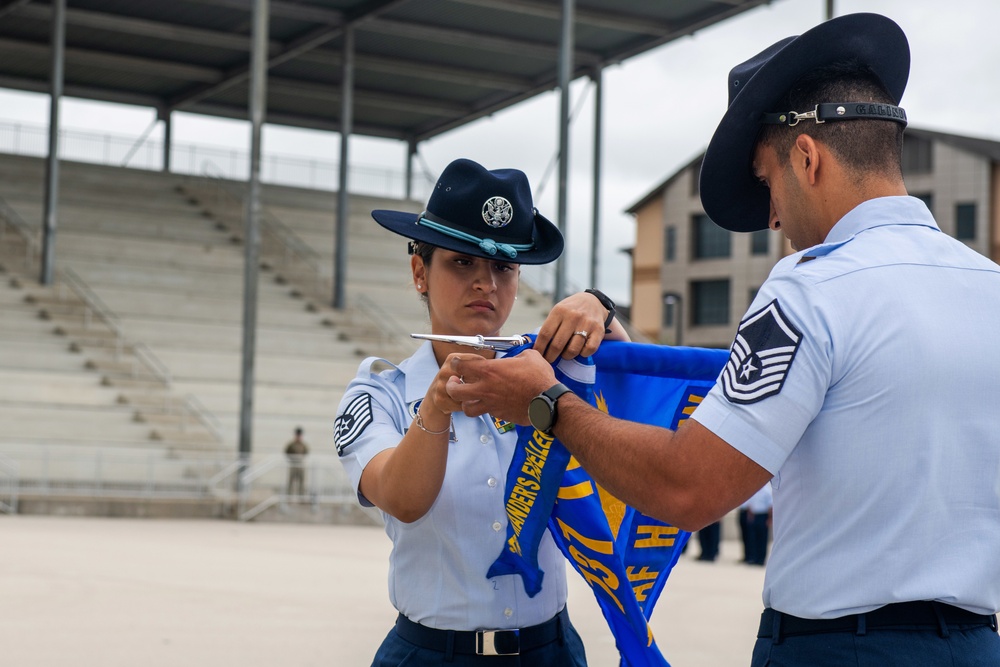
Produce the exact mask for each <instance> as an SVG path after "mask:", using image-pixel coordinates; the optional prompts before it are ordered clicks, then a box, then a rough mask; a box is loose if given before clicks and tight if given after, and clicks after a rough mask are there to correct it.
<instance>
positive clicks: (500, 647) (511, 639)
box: [476, 630, 521, 655]
mask: <svg viewBox="0 0 1000 667" xmlns="http://www.w3.org/2000/svg"><path fill="white" fill-rule="evenodd" d="M518 632H519V631H518V630H478V631H476V655H519V654H520V653H521V641H520V637H519V636H518Z"/></svg>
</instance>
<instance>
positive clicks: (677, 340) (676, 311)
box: [663, 292, 684, 346]
mask: <svg viewBox="0 0 1000 667" xmlns="http://www.w3.org/2000/svg"><path fill="white" fill-rule="evenodd" d="M663 304H664V305H665V306H666V307H668V308H670V312H671V315H673V320H674V324H675V325H676V326H677V333H676V335H675V336H674V345H678V346H679V345H681V344H682V335H681V334H682V333H683V331H684V326H683V322H682V315H683V313H684V311H683V309H682V307H681V306H682V305H683V304H684V297H683V296H681V295H680V294H678V293H677V292H664V293H663Z"/></svg>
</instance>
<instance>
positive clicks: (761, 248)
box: [750, 229, 771, 255]
mask: <svg viewBox="0 0 1000 667" xmlns="http://www.w3.org/2000/svg"><path fill="white" fill-rule="evenodd" d="M770 238H771V230H770V229H762V230H760V231H757V232H753V233H752V234H750V254H751V255H766V254H767V245H768V239H770Z"/></svg>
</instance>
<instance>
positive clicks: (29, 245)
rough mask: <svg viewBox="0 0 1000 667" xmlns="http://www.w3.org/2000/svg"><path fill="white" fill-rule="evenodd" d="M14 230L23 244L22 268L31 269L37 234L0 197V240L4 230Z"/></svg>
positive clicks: (36, 245) (36, 246)
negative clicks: (10, 228)
mask: <svg viewBox="0 0 1000 667" xmlns="http://www.w3.org/2000/svg"><path fill="white" fill-rule="evenodd" d="M8 226H10V227H13V228H14V231H16V232H17V233H18V234H19V235H20V236H21V240H22V241H23V242H24V266H25V267H26V268H30V267H31V258H32V257H34V256H35V255H36V254H37V252H36V251H37V250H38V239H37V233H36V230H35V229H34V228H32V226H31V225H29V224H28V223H27V222H25V220H24V218H22V217H21V214H20V213H18V212H17V211H16V210H14V207H12V206H11V205H10V204H9V203H7V200H6V199H4V198H3V197H0V239H3V237H4V233H5V231H6V228H7V227H8Z"/></svg>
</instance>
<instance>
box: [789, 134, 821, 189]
mask: <svg viewBox="0 0 1000 667" xmlns="http://www.w3.org/2000/svg"><path fill="white" fill-rule="evenodd" d="M820 153H821V151H820V147H819V144H818V143H817V142H816V140H815V139H813V138H812V137H810V136H809V135H808V134H800V135H799V136H797V137H796V138H795V144H794V145H793V146H792V153H791V159H792V164H793V165H794V166H795V169H796V171H800V172H801V173H802V174H803V175H804V177H805V179H806V182H807V183H809V185H816V181H817V180H818V179H819V169H820Z"/></svg>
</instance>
